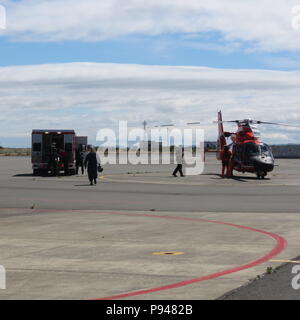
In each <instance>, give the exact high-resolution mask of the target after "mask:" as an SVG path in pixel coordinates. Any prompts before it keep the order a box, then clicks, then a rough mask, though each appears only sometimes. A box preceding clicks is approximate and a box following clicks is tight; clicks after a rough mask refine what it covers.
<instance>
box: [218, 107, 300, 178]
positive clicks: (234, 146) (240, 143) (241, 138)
mask: <svg viewBox="0 0 300 320" xmlns="http://www.w3.org/2000/svg"><path fill="white" fill-rule="evenodd" d="M215 123H218V141H217V159H218V160H220V161H223V160H225V159H223V157H224V148H225V147H226V148H228V149H229V150H230V152H231V154H232V156H231V160H230V165H229V167H230V172H231V173H232V171H233V170H236V171H238V172H242V173H245V172H249V173H254V174H256V176H257V178H258V179H264V178H265V177H266V176H267V175H268V173H269V172H272V171H273V170H274V167H275V160H274V156H273V153H272V149H271V147H270V146H268V145H267V144H266V143H263V142H262V141H261V134H260V131H259V129H258V125H260V124H269V125H278V126H287V127H297V126H291V125H287V124H281V123H274V122H264V121H258V120H252V119H244V120H231V121H223V119H222V112H221V111H219V112H218V121H217V122H215ZM224 123H236V124H237V126H238V130H237V131H236V132H234V133H232V132H224V127H223V124H224ZM298 128H299V127H298ZM226 138H231V140H232V143H231V144H229V145H227V140H226Z"/></svg>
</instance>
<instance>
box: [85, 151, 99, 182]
mask: <svg viewBox="0 0 300 320" xmlns="http://www.w3.org/2000/svg"><path fill="white" fill-rule="evenodd" d="M98 163H99V162H98V159H97V154H96V150H95V149H94V148H92V149H91V151H90V153H89V154H88V155H87V156H86V158H85V161H84V166H85V168H87V172H88V176H89V180H90V185H91V186H92V185H93V182H94V183H95V184H97V178H98Z"/></svg>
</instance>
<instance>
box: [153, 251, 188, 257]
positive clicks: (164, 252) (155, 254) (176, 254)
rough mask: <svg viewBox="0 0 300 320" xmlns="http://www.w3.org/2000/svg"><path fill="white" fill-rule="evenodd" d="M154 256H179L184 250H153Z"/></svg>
mask: <svg viewBox="0 0 300 320" xmlns="http://www.w3.org/2000/svg"><path fill="white" fill-rule="evenodd" d="M152 254H153V255H154V256H180V255H182V254H184V252H178V251H160V252H153V253H152Z"/></svg>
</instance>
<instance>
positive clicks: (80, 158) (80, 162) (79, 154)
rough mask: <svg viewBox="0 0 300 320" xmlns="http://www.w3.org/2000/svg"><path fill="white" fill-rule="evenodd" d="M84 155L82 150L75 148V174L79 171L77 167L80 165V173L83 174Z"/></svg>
mask: <svg viewBox="0 0 300 320" xmlns="http://www.w3.org/2000/svg"><path fill="white" fill-rule="evenodd" d="M83 161H84V157H83V152H80V151H79V150H78V149H77V150H76V174H78V172H79V167H81V173H82V174H84V164H83Z"/></svg>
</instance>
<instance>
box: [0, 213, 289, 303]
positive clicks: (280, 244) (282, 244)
mask: <svg viewBox="0 0 300 320" xmlns="http://www.w3.org/2000/svg"><path fill="white" fill-rule="evenodd" d="M2 210H16V211H24V209H20V208H14V209H13V208H0V211H2ZM30 211H31V212H70V213H72V212H82V211H83V210H60V209H34V210H30ZM84 211H85V212H86V213H95V210H84ZM97 214H104V215H121V216H129V217H148V218H157V219H171V220H182V221H191V222H207V223H215V224H220V225H225V226H230V227H234V228H239V229H244V230H249V231H253V232H258V233H261V234H264V235H266V236H269V237H271V238H273V239H274V240H275V241H276V246H275V248H273V249H272V250H271V251H270V252H269V253H267V254H266V255H264V256H263V257H261V258H259V259H257V260H254V261H251V262H248V263H247V264H244V265H241V266H237V267H234V268H232V269H228V270H224V271H220V272H217V273H213V274H210V275H207V276H203V277H199V278H194V279H190V280H186V281H181V282H177V283H174V284H170V285H166V286H161V287H157V288H152V289H146V290H140V291H134V292H129V293H122V294H118V295H114V296H110V297H104V298H100V299H93V300H115V299H122V298H128V297H133V296H139V295H144V294H150V293H154V292H159V291H164V290H171V289H175V288H179V287H184V286H187V285H190V284H194V283H198V282H203V281H207V280H211V279H215V278H219V277H222V276H224V275H228V274H231V273H236V272H239V271H242V270H245V269H249V268H253V267H255V266H257V265H259V264H262V263H264V262H266V261H269V260H270V259H272V258H273V257H275V256H276V255H278V254H279V253H281V252H282V251H283V250H284V249H285V248H286V247H287V241H286V239H284V238H283V237H281V236H279V235H277V234H275V233H272V232H268V231H264V230H260V229H255V228H252V227H246V226H242V225H237V224H233V223H227V222H220V221H215V220H207V219H199V218H186V217H174V216H158V215H154V214H136V213H124V212H113V211H111V212H109V211H108V212H104V211H103V212H97Z"/></svg>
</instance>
